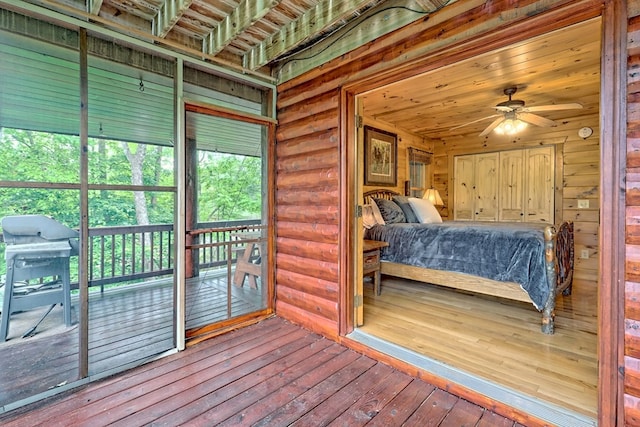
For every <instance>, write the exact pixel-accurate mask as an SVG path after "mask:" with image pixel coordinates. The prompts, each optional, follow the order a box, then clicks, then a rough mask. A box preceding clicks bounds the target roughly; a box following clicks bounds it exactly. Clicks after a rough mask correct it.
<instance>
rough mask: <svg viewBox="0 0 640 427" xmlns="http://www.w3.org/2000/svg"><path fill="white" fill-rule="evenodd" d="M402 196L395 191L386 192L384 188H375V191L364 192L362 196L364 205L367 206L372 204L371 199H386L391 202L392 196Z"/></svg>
mask: <svg viewBox="0 0 640 427" xmlns="http://www.w3.org/2000/svg"><path fill="white" fill-rule="evenodd" d="M401 195H402V194H400V193H398V192H397V191H393V190H388V189H386V188H376V189H375V190H370V191H366V192H365V193H364V194H363V196H364V204H365V205H368V204H370V203H373V199H374V198H375V199H386V200H392V199H393V196H401Z"/></svg>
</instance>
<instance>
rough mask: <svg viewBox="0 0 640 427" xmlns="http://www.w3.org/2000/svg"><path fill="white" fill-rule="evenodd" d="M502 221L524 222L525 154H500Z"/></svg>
mask: <svg viewBox="0 0 640 427" xmlns="http://www.w3.org/2000/svg"><path fill="white" fill-rule="evenodd" d="M499 177H500V181H499V184H498V192H499V197H500V200H499V203H498V204H499V206H500V214H499V220H500V221H524V152H523V151H522V150H515V151H503V152H501V153H500V173H499Z"/></svg>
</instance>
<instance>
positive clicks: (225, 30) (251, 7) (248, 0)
mask: <svg viewBox="0 0 640 427" xmlns="http://www.w3.org/2000/svg"><path fill="white" fill-rule="evenodd" d="M279 3H280V0H243V1H242V2H240V4H239V5H238V7H236V8H235V9H234V10H233V12H231V13H230V14H229V15H227V16H226V17H225V18H224V19H223V20H222V22H221V23H220V25H218V26H217V27H216V28H214V29H213V31H211V33H209V34H208V35H207V36H206V37H205V39H204V42H203V47H204V50H205V53H208V54H210V55H215V54H217V53H218V52H221V51H222V50H223V49H224V48H225V47H227V46H228V45H229V44H230V43H231V42H232V41H234V40H235V39H236V38H237V37H238V35H240V34H241V33H243V32H244V31H246V30H247V29H249V28H251V27H252V26H253V25H254V24H255V23H256V22H258V21H259V20H260V19H262V18H263V17H264V16H265V15H267V14H268V13H269V12H270V11H271V9H273V8H274V7H276V6H277V5H278V4H279Z"/></svg>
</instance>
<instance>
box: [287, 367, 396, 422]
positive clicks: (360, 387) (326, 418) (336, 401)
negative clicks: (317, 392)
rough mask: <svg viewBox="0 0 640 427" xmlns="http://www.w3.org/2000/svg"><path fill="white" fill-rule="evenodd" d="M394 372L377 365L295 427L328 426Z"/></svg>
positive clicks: (311, 412)
mask: <svg viewBox="0 0 640 427" xmlns="http://www.w3.org/2000/svg"><path fill="white" fill-rule="evenodd" d="M391 372H393V369H392V368H391V367H389V366H387V365H384V364H382V363H376V364H375V365H373V366H372V367H371V369H369V370H368V371H367V374H366V375H362V376H361V377H360V378H358V381H353V382H351V383H349V384H348V385H347V386H345V387H343V388H342V389H340V390H339V391H338V392H337V393H335V394H334V395H332V396H330V397H328V398H327V399H325V400H324V401H323V402H322V403H321V404H319V405H318V406H316V407H315V408H313V409H312V410H311V411H309V412H308V413H306V414H305V415H304V416H302V417H300V419H298V420H297V421H296V422H295V423H293V424H292V425H294V426H309V425H327V424H328V423H330V422H331V421H333V420H334V419H335V418H336V417H337V416H339V415H340V414H342V413H343V412H344V411H346V410H347V409H348V408H349V407H350V406H351V405H353V404H354V403H355V402H357V401H358V399H359V398H360V396H362V394H363V393H366V392H368V391H369V390H371V388H373V387H375V385H376V384H379V383H380V382H381V381H384V379H385V378H386V377H387V376H388V375H389V374H390V373H391Z"/></svg>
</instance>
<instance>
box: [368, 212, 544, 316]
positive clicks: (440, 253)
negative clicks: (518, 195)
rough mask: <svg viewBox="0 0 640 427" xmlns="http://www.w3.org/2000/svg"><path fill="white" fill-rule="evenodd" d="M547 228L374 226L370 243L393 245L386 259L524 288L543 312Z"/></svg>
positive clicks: (477, 224) (468, 224)
mask: <svg viewBox="0 0 640 427" xmlns="http://www.w3.org/2000/svg"><path fill="white" fill-rule="evenodd" d="M544 228H545V225H544V224H523V223H504V222H468V221H446V222H443V223H439V224H414V223H411V224H409V223H399V224H387V225H375V226H373V227H372V228H371V229H369V230H367V231H366V233H365V239H372V240H382V241H385V242H389V246H388V247H386V248H383V249H382V252H381V259H382V260H383V261H390V262H394V263H400V264H407V265H413V266H417V267H426V268H431V269H435V270H445V271H456V272H459V273H467V274H472V275H476V276H480V277H485V278H488V279H493V280H497V281H501V282H516V283H518V284H520V286H521V287H522V289H524V290H525V291H526V292H527V293H528V294H529V297H530V298H531V301H533V304H534V306H535V307H536V308H537V309H538V310H542V308H543V306H544V304H545V301H546V300H547V298H548V297H549V292H550V291H549V285H548V283H547V273H546V268H545V262H544V233H543V232H544Z"/></svg>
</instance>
